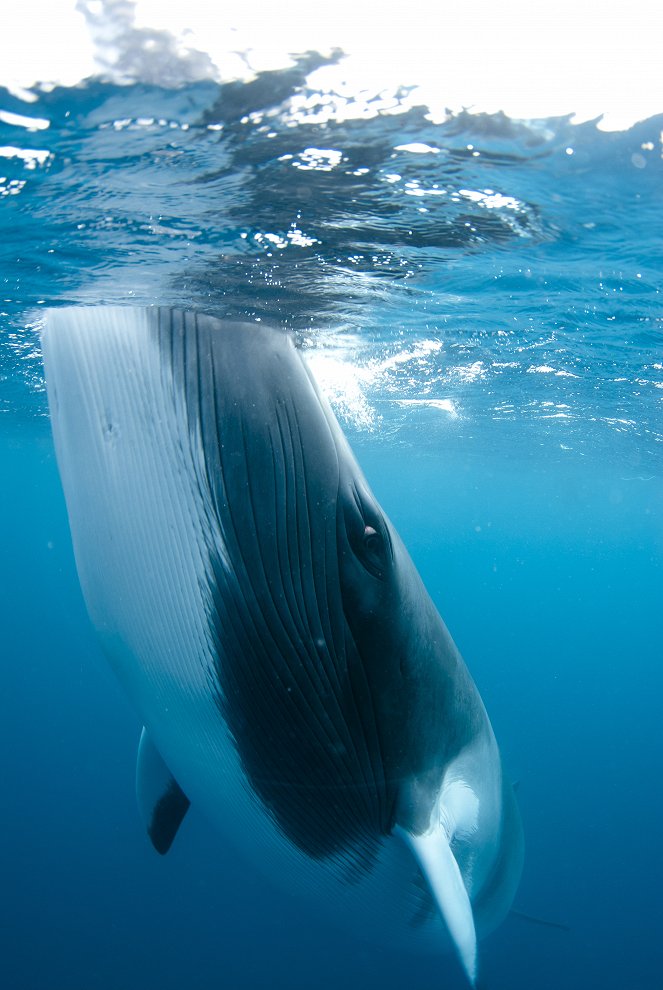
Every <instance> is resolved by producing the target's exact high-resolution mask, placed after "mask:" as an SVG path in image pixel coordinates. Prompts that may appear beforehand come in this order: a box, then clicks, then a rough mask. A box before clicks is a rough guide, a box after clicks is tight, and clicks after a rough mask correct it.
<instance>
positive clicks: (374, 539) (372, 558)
mask: <svg viewBox="0 0 663 990" xmlns="http://www.w3.org/2000/svg"><path fill="white" fill-rule="evenodd" d="M381 529H382V527H380V531H379V530H377V529H376V528H375V526H371V525H370V524H369V523H365V525H364V533H363V537H362V541H361V547H360V549H359V559H360V560H361V562H362V564H363V565H364V567H365V568H366V570H367V571H368V572H369V573H370V574H372V575H373V576H374V577H377V578H384V577H385V576H386V570H387V567H388V565H389V560H390V556H391V555H390V546H389V545H388V544H387V542H386V540H385V534H384V533H383V532H382V531H381Z"/></svg>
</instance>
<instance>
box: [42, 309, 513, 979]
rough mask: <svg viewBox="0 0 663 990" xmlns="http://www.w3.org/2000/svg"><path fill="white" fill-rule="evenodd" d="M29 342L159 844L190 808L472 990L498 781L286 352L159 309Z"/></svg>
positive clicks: (85, 586)
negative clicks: (436, 959) (38, 363)
mask: <svg viewBox="0 0 663 990" xmlns="http://www.w3.org/2000/svg"><path fill="white" fill-rule="evenodd" d="M41 341H42V351H43V360H44V369H45V380H46V388H47V394H48V405H49V410H50V418H51V424H52V432H53V438H54V444H55V451H56V457H57V463H58V468H59V473H60V478H61V482H62V487H63V491H64V496H65V501H66V506H67V513H68V517H69V524H70V530H71V536H72V543H73V549H74V555H75V560H76V567H77V571H78V575H79V580H80V585H81V589H82V592H83V596H84V599H85V602H86V606H87V610H88V613H89V616H90V619H91V621H92V624H93V625H94V627H95V629H96V632H97V634H98V637H99V640H100V643H101V646H102V647H103V652H104V653H105V655H106V657H107V658H108V660H109V662H110V664H111V666H112V668H113V670H114V671H115V674H116V676H117V678H118V679H119V681H120V683H121V685H122V687H123V689H124V691H125V692H126V695H127V696H128V698H129V699H130V701H131V703H132V705H133V707H134V709H135V711H136V713H137V716H138V718H139V720H140V723H141V724H142V726H143V729H142V733H141V736H140V742H139V746H138V756H137V767H136V793H137V800H138V807H139V812H140V816H141V818H142V820H143V822H144V826H145V829H146V832H147V835H148V836H149V839H150V841H151V843H152V845H153V846H154V848H155V849H156V850H157V851H158V852H159V853H161V854H164V853H166V852H167V851H168V849H169V848H170V846H171V844H172V842H173V841H174V840H175V837H176V835H177V833H178V831H179V829H180V827H181V825H182V822H183V821H184V820H185V818H186V815H187V813H188V812H189V808H190V807H193V808H194V809H195V810H196V812H198V811H200V813H202V814H204V815H205V816H206V817H207V818H208V819H209V821H210V822H211V823H212V824H213V826H214V828H215V829H216V835H217V836H218V841H219V842H220V843H222V844H223V846H224V848H228V849H230V850H233V851H236V853H237V854H238V855H239V856H240V857H241V858H242V861H243V862H245V863H246V864H247V866H250V867H251V868H255V870H256V871H258V872H260V873H261V874H262V875H263V876H264V877H265V878H266V879H269V880H270V881H273V882H274V883H276V884H280V885H281V886H282V887H283V885H284V884H285V885H286V886H287V889H288V890H289V891H291V892H292V893H293V894H296V895H297V896H302V897H306V898H310V899H312V900H313V901H315V902H316V903H317V904H318V905H319V909H320V917H321V923H325V919H326V918H327V917H328V916H329V917H330V918H333V920H334V923H340V924H344V925H346V926H349V927H350V928H351V929H352V931H353V932H354V933H356V934H358V935H359V936H360V937H362V938H364V939H368V940H372V941H374V942H377V943H378V944H381V945H383V946H387V945H388V946H414V947H416V946H420V947H422V948H425V949H427V950H432V951H437V950H442V949H447V950H448V949H450V950H451V952H452V957H453V954H454V953H455V956H456V958H457V960H458V962H459V963H460V966H461V967H462V970H464V972H465V975H466V978H467V982H468V983H469V984H470V985H472V986H476V984H477V980H478V977H479V962H478V955H479V954H478V940H479V939H480V938H482V937H483V936H484V935H485V934H487V933H488V932H490V931H492V930H493V929H495V928H496V927H497V926H498V925H499V924H500V923H501V922H502V920H503V919H504V918H505V917H506V915H507V914H508V912H509V909H510V907H511V904H512V901H513V898H514V895H515V892H516V889H517V886H518V883H519V879H520V874H521V869H522V862H523V832H522V826H521V820H520V815H519V811H518V808H517V804H516V800H515V795H514V789H513V787H512V786H511V783H510V781H509V780H508V777H507V775H506V773H505V771H504V769H503V766H502V761H501V757H500V752H499V749H498V746H497V743H496V740H495V735H494V733H493V729H492V727H491V724H490V721H489V718H488V715H487V713H486V709H485V707H484V704H483V702H482V700H481V697H480V695H479V692H478V690H477V687H476V686H475V683H474V681H473V680H472V677H471V675H470V673H469V671H468V669H467V667H466V665H465V663H464V661H463V659H462V658H461V655H460V653H459V651H458V649H457V648H456V645H455V644H454V641H453V639H452V638H451V635H450V634H449V632H448V630H447V628H446V626H445V624H444V622H443V620H442V618H441V616H440V613H439V611H438V609H437V608H436V606H435V604H434V603H433V601H432V599H431V597H430V596H429V594H428V592H427V591H426V588H425V587H424V584H423V582H422V580H421V577H420V576H419V574H418V571H417V569H416V567H415V565H414V563H413V561H412V559H411V557H410V555H409V554H408V551H407V550H406V548H405V546H404V544H403V542H402V541H401V539H400V537H399V535H398V533H397V531H396V529H395V527H394V526H393V524H392V523H391V521H390V520H389V519H388V518H387V516H386V514H385V513H384V511H383V510H382V509H381V507H380V505H379V503H378V502H377V500H376V498H375V496H374V495H373V493H372V491H371V489H370V487H369V484H368V482H367V480H366V478H365V477H364V474H363V473H362V470H361V468H360V466H359V464H358V462H357V460H356V459H355V456H354V454H353V452H352V450H351V448H350V445H349V443H348V441H347V439H346V437H345V435H344V433H343V431H342V429H341V427H340V425H339V423H338V421H337V419H336V417H335V415H334V413H333V411H332V409H331V407H330V405H329V403H328V402H327V400H326V398H325V397H324V396H323V394H322V393H321V390H320V389H319V387H318V385H317V384H316V381H315V379H314V377H313V374H312V372H311V370H310V368H309V366H308V365H307V362H306V359H305V355H304V353H303V351H302V349H301V348H300V347H298V346H297V344H296V341H295V340H294V339H293V336H292V335H291V334H289V333H287V332H285V331H282V330H281V329H279V328H276V327H269V326H267V325H266V324H264V323H262V322H253V323H242V322H236V321H232V320H227V319H217V318H215V317H213V316H208V315H206V314H203V313H197V312H187V311H182V310H176V309H171V308H165V307H158V306H153V307H142V308H141V307H132V306H91V307H62V308H54V309H51V310H49V311H48V312H47V314H46V316H45V320H44V326H43V329H42V336H41ZM449 965H451V963H449Z"/></svg>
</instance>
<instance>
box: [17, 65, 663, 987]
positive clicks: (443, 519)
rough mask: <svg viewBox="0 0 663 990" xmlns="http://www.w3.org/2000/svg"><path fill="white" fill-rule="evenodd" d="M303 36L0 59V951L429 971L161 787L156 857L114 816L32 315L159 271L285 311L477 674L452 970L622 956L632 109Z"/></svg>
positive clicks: (108, 751) (157, 278) (637, 683)
mask: <svg viewBox="0 0 663 990" xmlns="http://www.w3.org/2000/svg"><path fill="white" fill-rule="evenodd" d="M324 64H325V58H324V57H323V56H317V55H315V54H310V55H308V56H306V57H301V58H300V59H298V60H295V61H294V62H293V64H292V66H291V67H290V68H288V69H279V70H274V71H271V72H262V73H258V74H257V76H256V77H255V78H254V79H253V80H252V81H236V82H230V83H227V84H222V83H219V82H216V81H214V80H211V79H203V80H202V81H198V82H196V81H190V82H188V83H187V84H185V85H180V86H179V87H177V88H163V87H160V86H158V85H156V84H154V83H151V84H148V83H145V82H135V83H134V84H133V85H118V84H116V83H113V82H109V81H106V82H104V81H102V80H100V79H99V80H89V81H87V82H85V83H82V84H80V85H78V86H75V87H63V86H53V87H42V88H35V89H33V90H31V91H30V93H28V94H26V93H24V92H23V93H22V92H20V91H16V90H14V91H9V90H0V111H1V113H0V491H2V500H3V501H2V512H1V513H0V547H2V569H1V571H0V574H1V577H0V582H1V583H0V588H1V590H2V595H1V599H0V601H1V608H2V622H3V637H2V670H3V674H4V677H3V688H2V692H0V733H1V740H2V745H1V753H2V756H1V758H0V766H1V767H2V781H3V788H2V791H3V803H2V818H1V822H2V824H1V833H0V834H1V836H2V841H1V842H0V876H1V877H2V891H3V897H2V901H1V903H0V947H1V950H2V951H1V958H2V977H1V980H2V986H6V987H8V988H11V990H90V988H91V987H92V988H94V990H117V988H123V990H125V988H126V990H134V988H135V990H138V988H141V990H147V988H153V987H154V988H157V987H158V988H159V990H170V988H173V990H174V988H178V990H181V988H186V990H216V988H220V987H227V988H233V990H234V988H237V990H255V988H263V987H278V988H288V990H304V988H309V987H312V986H316V987H319V988H321V990H332V988H337V987H339V986H342V987H344V988H347V990H355V988H360V987H361V988H365V987H375V988H380V990H397V988H401V987H406V986H411V985H417V984H418V983H419V982H421V983H426V984H429V985H435V986H440V987H446V988H455V987H457V988H461V987H464V986H465V983H464V979H463V976H462V973H461V972H460V970H459V967H458V965H457V963H456V961H455V959H454V958H453V957H451V956H443V955H441V956H439V957H437V956H416V955H405V954H399V953H396V952H395V951H393V950H392V949H390V947H389V946H388V945H384V946H380V947H376V946H375V945H373V944H368V943H365V942H364V941H363V939H362V932H361V931H357V932H354V933H352V932H348V931H344V930H343V929H342V928H341V927H339V928H338V929H336V928H332V927H329V925H328V922H326V921H325V922H324V923H323V922H322V921H321V919H320V918H318V917H317V916H316V914H315V911H314V910H312V909H311V907H310V905H306V904H301V903H299V902H298V901H297V900H296V899H294V898H293V899H289V898H288V897H287V895H285V894H284V893H283V892H282V891H280V890H279V891H275V890H272V889H271V888H270V887H268V886H267V885H266V884H265V882H264V881H263V879H262V878H261V877H260V875H258V874H257V873H255V872H254V871H253V870H252V868H251V864H250V863H244V862H242V861H239V860H238V859H237V857H236V855H235V853H234V851H233V850H232V849H229V848H224V847H223V846H222V845H220V843H219V841H218V839H217V837H216V835H215V833H214V831H213V829H212V828H211V827H210V826H208V824H207V823H206V822H205V821H204V820H203V819H202V817H199V816H198V815H196V813H195V809H193V810H192V813H190V815H189V816H188V817H187V820H186V822H185V824H184V825H183V827H182V830H181V833H180V835H179V836H178V839H177V841H176V843H175V845H174V846H173V849H172V850H171V852H170V853H169V854H168V856H167V857H165V858H164V859H162V858H160V857H158V856H157V855H156V854H155V853H154V852H153V850H152V849H151V847H150V845H149V843H148V841H147V839H146V838H145V836H144V834H143V831H142V827H141V823H140V820H139V817H138V812H137V809H136V807H135V799H134V765H135V752H136V745H137V741H138V735H139V730H140V726H139V723H138V720H137V718H136V716H135V715H134V713H133V712H132V711H131V709H130V708H129V706H128V704H127V702H126V701H125V700H124V698H123V696H122V694H121V692H120V689H119V687H118V686H117V685H116V684H115V682H114V680H113V678H112V676H111V673H110V671H109V670H108V669H107V667H106V664H105V661H104V659H103V657H102V656H101V653H100V650H99V647H98V645H97V643H96V640H95V637H94V634H93V632H92V630H91V627H90V624H89V621H88V619H87V616H86V613H85V609H84V605H83V603H82V598H81V595H80V591H79V588H78V582H77V578H76V573H75V567H74V562H73V555H72V549H71V544H70V538H69V533H68V525H67V518H66V510H65V506H64V501H63V496H62V492H61V488H60V484H59V480H58V474H57V468H56V464H55V459H54V451H53V446H52V441H51V437H50V428H49V422H48V411H47V405H46V398H45V390H44V381H43V371H42V366H41V359H40V346H39V326H40V320H41V311H42V310H43V309H44V308H45V307H48V306H59V305H64V304H66V305H76V304H88V305H89V304H91V303H133V304H136V305H150V304H155V303H159V304H162V305H164V304H172V305H177V306H179V307H185V308H195V309H198V310H200V311H203V312H207V313H211V314H213V315H219V316H226V315H228V316H233V317H241V318H243V319H249V320H261V321H263V322H266V323H273V324H277V325H280V326H286V327H289V328H291V329H292V330H293V332H294V333H295V334H296V335H297V339H298V341H299V343H300V344H301V346H302V347H304V348H305V349H306V350H307V353H308V356H309V359H310V361H311V363H312V366H313V368H314V371H315V373H316V375H317V377H318V379H319V380H320V382H321V384H322V386H323V388H324V389H325V391H326V392H327V394H328V395H329V397H330V399H331V401H332V403H333V405H334V408H335V409H336V412H337V414H338V416H339V419H340V421H341V423H342V425H343V427H344V429H345V431H346V432H347V434H348V436H349V438H350V440H351V442H352V444H353V446H354V448H355V450H356V452H357V455H358V458H359V460H360V463H361V464H362V467H363V468H364V470H365V472H366V474H367V476H368V478H369V480H370V482H371V484H372V486H373V489H374V491H375V493H376V495H377V496H378V498H379V500H380V501H381V503H382V505H383V507H384V508H385V509H386V511H387V512H388V514H389V515H390V517H391V519H392V520H393V522H394V523H395V525H396V527H397V528H398V530H399V532H400V534H401V536H402V537H403V538H404V540H405V542H406V544H407V546H408V548H409V549H410V551H411V553H412V555H413V557H414V559H415V562H416V563H417V565H418V567H419V569H420V571H421V573H422V575H423V577H424V579H425V581H426V584H427V586H428V588H429V590H430V591H431V593H432V595H433V597H434V599H435V601H436V603H437V604H438V607H439V609H440V611H441V613H442V615H443V617H444V619H445V621H446V622H447V624H448V626H449V628H450V630H451V632H452V635H453V636H454V639H455V640H456V642H457V644H458V646H459V647H460V649H461V652H462V653H463V655H464V657H465V660H466V662H467V664H468V666H469V668H470V670H471V672H472V674H473V676H474V678H475V680H476V681H477V684H478V686H479V689H480V691H481V694H482V697H483V699H484V701H485V703H486V706H487V709H488V711H489V714H490V716H491V720H492V722H493V725H494V728H495V731H496V734H497V736H498V740H499V742H500V745H501V749H502V752H503V755H504V758H505V762H506V765H507V766H508V768H509V771H510V773H511V775H512V777H513V779H514V781H515V782H517V786H518V800H519V803H520V806H521V809H522V814H523V820H524V827H525V835H526V861H525V869H524V874H523V879H522V883H521V887H520V890H519V893H518V895H517V898H516V903H515V908H516V911H517V912H519V913H518V914H516V913H514V915H513V916H511V917H509V918H508V919H507V920H506V921H505V923H504V924H503V926H502V927H501V928H500V929H499V930H498V931H497V932H495V933H494V934H493V935H492V936H490V937H489V938H488V939H487V940H486V941H485V942H484V943H483V944H482V967H483V978H484V980H485V984H486V986H487V987H489V988H493V990H498V988H508V990H520V988H522V990H525V988H527V990H531V988H533V987H535V988H537V990H548V988H558V987H564V988H566V990H576V988H577V990H580V988H583V990H587V988H601V990H613V988H614V990H617V988H619V990H623V988H624V987H629V988H630V990H650V988H652V987H655V986H658V985H659V981H660V974H661V971H662V964H663V949H662V948H661V939H660V928H661V922H662V921H663V907H662V906H661V898H660V890H661V886H662V885H663V862H662V858H661V852H660V837H661V834H663V797H662V795H661V758H662V754H663V740H662V730H661V704H660V698H661V695H662V693H663V675H662V674H661V657H662V652H661V635H660V614H661V612H660V609H661V606H660V597H661V589H662V587H663V581H662V576H663V574H662V572H663V505H662V494H663V471H662V470H661V467H662V461H661V456H662V453H663V448H662V442H663V405H662V402H663V347H662V346H661V345H662V328H663V309H662V306H661V303H662V293H661V289H662V285H663V274H662V272H663V240H662V236H661V230H662V229H663V158H662V150H663V145H662V136H661V133H662V128H663V115H662V116H658V117H650V118H648V119H646V120H644V121H642V122H641V123H638V124H636V125H634V126H632V127H629V128H628V129H625V130H621V131H615V132H611V133H609V132H606V131H603V130H601V129H600V127H599V126H598V124H597V122H596V121H588V122H586V123H584V124H577V123H574V122H573V121H572V120H571V119H570V118H568V117H558V118H545V119H544V118H541V119H534V120H518V119H513V118H509V117H507V116H505V115H504V114H491V115H488V114H471V113H464V112H457V113H450V114H449V115H447V116H445V117H443V118H442V119H439V118H437V119H435V120H432V119H431V118H430V114H429V113H428V112H427V108H426V107H424V106H417V105H416V102H415V103H413V101H412V99H411V96H410V94H409V93H408V91H407V90H406V89H402V90H394V91H389V92H381V93H379V94H371V95H370V97H369V96H367V95H366V94H362V93H357V92H344V93H338V92H335V93H332V92H329V91H326V90H325V89H324V88H323V87H320V86H319V85H318V84H316V81H315V80H316V78H319V76H318V77H316V76H315V70H316V69H320V68H323V67H324ZM100 566H103V561H100ZM521 914H524V915H527V916H530V917H529V918H524V917H522V916H521ZM533 919H538V922H537V921H536V920H533ZM539 922H547V923H548V924H543V923H539Z"/></svg>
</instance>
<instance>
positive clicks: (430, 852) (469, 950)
mask: <svg viewBox="0 0 663 990" xmlns="http://www.w3.org/2000/svg"><path fill="white" fill-rule="evenodd" d="M399 831H400V833H401V835H402V836H403V838H404V839H405V840H406V842H407V844H408V845H409V846H410V848H411V849H412V851H413V853H414V855H415V857H416V859H417V862H418V863H419V866H420V868H421V872H422V873H423V875H424V877H425V878H426V880H427V882H428V885H429V887H430V890H431V893H432V895H433V898H434V899H435V902H436V904H437V906H438V908H439V909H440V913H441V915H442V917H443V918H444V922H445V924H446V926H447V928H448V930H449V934H450V935H451V938H452V940H453V943H454V945H455V947H456V951H457V953H458V955H459V957H460V961H461V963H462V965H463V969H464V970H465V972H466V973H467V977H468V979H469V981H470V983H471V984H472V986H473V987H474V986H476V976H477V936H476V931H475V928H474V916H473V914H472V905H471V904H470V898H469V896H468V894H467V890H466V888H465V884H464V882H463V877H462V875H461V872H460V869H459V867H458V863H457V862H456V859H455V857H454V854H453V852H452V851H451V846H450V845H449V840H448V838H447V834H446V831H445V829H444V828H443V826H442V825H439V826H438V827H436V828H434V829H431V830H430V831H429V832H425V833H424V834H423V835H413V834H412V833H411V832H406V831H405V830H404V829H399Z"/></svg>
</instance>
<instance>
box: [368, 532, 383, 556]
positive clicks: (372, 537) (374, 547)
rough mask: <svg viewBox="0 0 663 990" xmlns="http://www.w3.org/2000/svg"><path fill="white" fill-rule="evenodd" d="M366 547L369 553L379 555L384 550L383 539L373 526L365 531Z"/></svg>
mask: <svg viewBox="0 0 663 990" xmlns="http://www.w3.org/2000/svg"><path fill="white" fill-rule="evenodd" d="M364 546H365V547H366V549H367V550H368V551H369V553H379V552H380V550H381V549H382V537H381V536H380V534H379V533H378V532H376V530H374V529H373V527H372V526H366V528H365V529H364Z"/></svg>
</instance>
